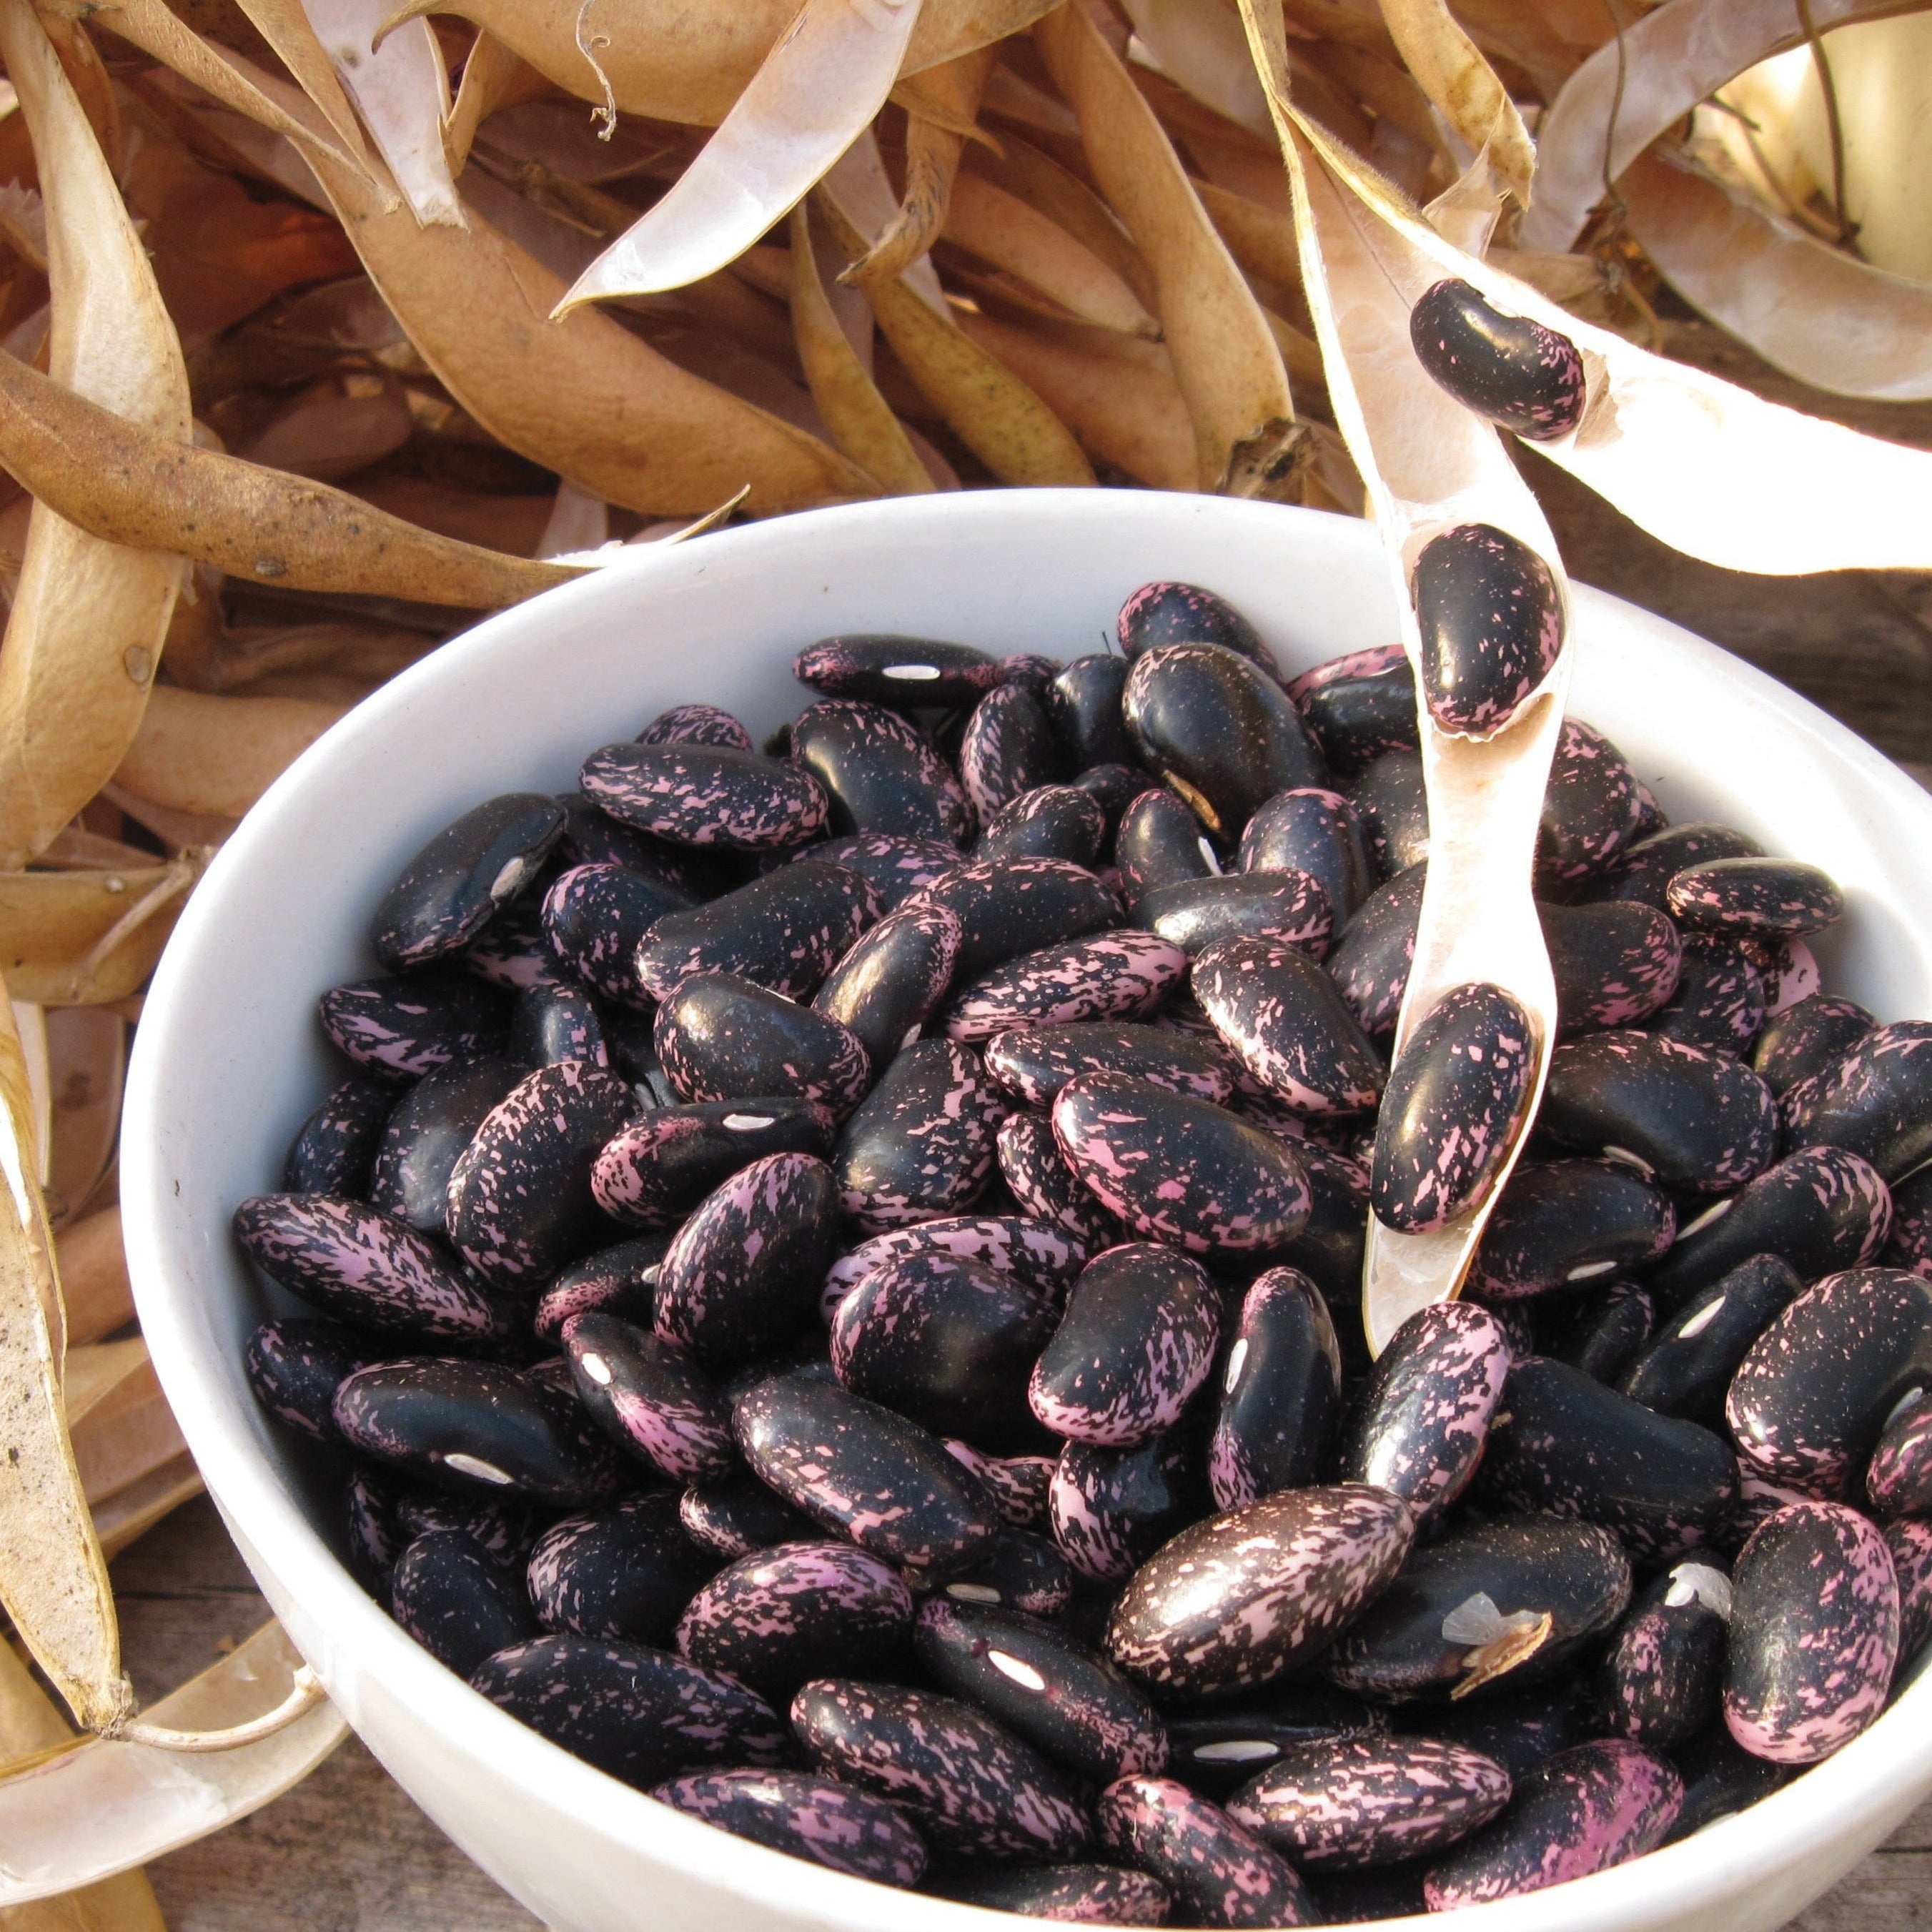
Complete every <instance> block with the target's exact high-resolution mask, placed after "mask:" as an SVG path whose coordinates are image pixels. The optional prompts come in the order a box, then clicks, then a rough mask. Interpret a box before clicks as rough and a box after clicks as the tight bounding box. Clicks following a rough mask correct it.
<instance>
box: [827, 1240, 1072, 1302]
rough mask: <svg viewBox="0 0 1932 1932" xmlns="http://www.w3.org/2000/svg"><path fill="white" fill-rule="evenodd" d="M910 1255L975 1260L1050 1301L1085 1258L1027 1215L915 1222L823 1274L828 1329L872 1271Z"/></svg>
mask: <svg viewBox="0 0 1932 1932" xmlns="http://www.w3.org/2000/svg"><path fill="white" fill-rule="evenodd" d="M911 1255H951V1256H956V1257H957V1258H958V1259H959V1260H961V1261H963V1262H976V1263H977V1264H978V1265H980V1266H981V1267H983V1268H992V1270H993V1271H995V1273H996V1274H1003V1275H1010V1276H1011V1277H1013V1280H1015V1281H1016V1282H1018V1283H1019V1284H1020V1285H1021V1286H1022V1287H1024V1288H1030V1289H1032V1290H1033V1291H1034V1292H1035V1293H1036V1294H1037V1295H1045V1296H1046V1297H1047V1298H1049V1300H1052V1301H1058V1299H1059V1298H1060V1296H1061V1292H1062V1291H1063V1290H1064V1289H1065V1288H1066V1287H1067V1284H1068V1283H1070V1281H1072V1280H1073V1277H1075V1276H1076V1275H1077V1274H1079V1272H1080V1268H1081V1265H1082V1262H1084V1261H1085V1259H1086V1256H1085V1253H1084V1252H1083V1251H1082V1249H1081V1248H1080V1247H1079V1244H1077V1243H1076V1242H1075V1241H1073V1240H1072V1239H1071V1238H1070V1237H1069V1236H1068V1235H1066V1234H1065V1233H1064V1232H1062V1231H1061V1230H1060V1229H1058V1228H1055V1227H1054V1226H1052V1225H1051V1224H1050V1223H1047V1222H1045V1221H1036V1220H1033V1219H1032V1218H1031V1217H1029V1216H1028V1215H1025V1214H986V1215H976V1214H956V1215H952V1216H950V1217H947V1219H946V1220H943V1221H916V1222H914V1223H913V1224H912V1226H910V1227H908V1228H893V1229H889V1230H888V1231H887V1232H886V1233H884V1234H883V1235H874V1236H873V1237H872V1238H871V1240H870V1241H861V1242H860V1243H859V1245H858V1246H857V1247H856V1248H850V1249H848V1250H847V1251H846V1252H845V1253H844V1254H842V1255H841V1256H839V1258H838V1260H836V1261H835V1262H833V1263H832V1265H831V1266H830V1267H829V1268H827V1269H826V1271H825V1285H824V1286H823V1288H822V1289H820V1293H819V1303H818V1312H819V1313H820V1315H821V1316H823V1318H824V1319H825V1321H826V1323H827V1325H829V1324H830V1322H831V1321H832V1316H834V1314H835V1313H836V1312H837V1310H838V1304H839V1303H840V1302H841V1301H844V1298H845V1297H846V1296H847V1295H848V1294H849V1293H850V1292H851V1291H852V1289H854V1288H856V1287H857V1286H858V1285H859V1283H860V1282H862V1281H863V1280H865V1277H867V1276H868V1275H869V1274H871V1273H872V1272H873V1271H874V1269H877V1268H883V1267H884V1266H885V1265H886V1263H887V1262H896V1261H901V1260H903V1259H905V1258H906V1257H907V1256H911Z"/></svg>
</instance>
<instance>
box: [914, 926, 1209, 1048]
mask: <svg viewBox="0 0 1932 1932" xmlns="http://www.w3.org/2000/svg"><path fill="white" fill-rule="evenodd" d="M1186 971H1187V954H1186V953H1184V952H1183V951H1182V950H1181V948H1180V947H1178V945H1175V944H1173V943H1172V941H1169V940H1166V939H1163V938H1160V937H1158V936H1157V935H1155V934H1154V933H1151V932H1136V931H1134V930H1133V929H1131V928H1130V929H1126V930H1124V931H1122V932H1097V933H1091V934H1089V935H1087V936H1086V937H1085V938H1081V939H1070V940H1066V941H1062V942H1061V944H1059V945H1057V946H1048V947H1042V948H1041V949H1040V951H1038V952H1037V953H1022V954H1021V955H1020V956H1019V957H1018V958H1017V959H1009V960H1007V961H1006V962H1004V964H1003V965H998V966H995V967H994V968H992V969H991V970H990V971H988V972H986V973H983V974H981V975H980V977H979V978H978V979H977V980H973V981H971V982H970V983H968V984H966V985H965V986H961V987H960V988H959V990H958V991H957V992H955V993H954V995H953V998H952V999H951V1000H950V1001H949V1002H948V1003H947V1007H946V1008H945V1010H944V1013H942V1014H941V1016H940V1022H939V1024H940V1025H941V1028H942V1030H943V1031H944V1033H945V1034H946V1036H947V1038H948V1039H949V1040H962V1041H968V1042H972V1043H977V1042H979V1041H981V1040H991V1039H992V1037H994V1035H995V1034H1001V1033H1004V1032H1006V1031H1007V1029H1008V1028H1012V1027H1027V1026H1065V1025H1070V1024H1071V1023H1073V1022H1076V1021H1079V1020H1091V1019H1136V1018H1139V1017H1140V1016H1142V1015H1144V1014H1146V1013H1151V1012H1152V1011H1153V1010H1154V1008H1155V1007H1157V1006H1158V1005H1159V1004H1160V1002H1161V1000H1162V998H1163V997H1164V996H1165V995H1166V993H1167V992H1168V990H1169V988H1171V987H1172V986H1174V985H1175V983H1177V982H1178V980H1180V978H1181V975H1182V974H1184V973H1185V972H1186Z"/></svg>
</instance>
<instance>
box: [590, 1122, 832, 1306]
mask: <svg viewBox="0 0 1932 1932" xmlns="http://www.w3.org/2000/svg"><path fill="white" fill-rule="evenodd" d="M836 1131H837V1127H836V1123H835V1121H833V1119H832V1110H831V1109H829V1107H826V1106H821V1105H820V1103H818V1102H817V1101H816V1100H799V1099H797V1098H796V1097H793V1096H789V1095H785V1094H755V1095H752V1096H751V1097H747V1098H745V1099H742V1100H707V1101H700V1102H699V1103H696V1104H695V1105H692V1106H668V1107H655V1108H653V1109H652V1110H651V1112H649V1113H647V1114H646V1115H644V1116H643V1118H642V1119H641V1120H637V1121H632V1122H631V1124H630V1125H629V1126H628V1127H625V1128H624V1129H623V1130H622V1132H621V1133H617V1134H615V1135H613V1136H612V1137H611V1138H610V1139H609V1140H608V1141H607V1142H605V1143H604V1148H603V1150H602V1151H601V1153H599V1154H598V1157H597V1159H596V1160H595V1163H594V1164H593V1165H592V1168H591V1170H590V1191H591V1192H592V1194H594V1195H595V1196H596V1198H597V1205H598V1207H600V1208H602V1209H603V1211H604V1213H605V1214H607V1215H609V1216H610V1218H611V1219H612V1220H614V1221H623V1222H628V1223H630V1224H631V1226H639V1227H646V1228H664V1227H668V1226H670V1225H671V1224H672V1223H674V1222H677V1221H681V1220H682V1219H683V1218H684V1217H685V1214H688V1212H689V1211H691V1209H692V1208H694V1207H696V1206H697V1204H698V1203H699V1202H700V1201H702V1200H703V1199H704V1198H705V1196H706V1195H708V1194H709V1193H711V1192H712V1190H714V1189H715V1188H718V1187H722V1186H723V1185H724V1183H725V1182H726V1181H729V1180H730V1178H731V1177H732V1176H733V1175H734V1174H737V1173H739V1172H742V1170H743V1169H745V1168H748V1167H749V1166H751V1163H753V1162H754V1161H758V1160H765V1159H766V1158H767V1157H769V1156H770V1155H772V1154H810V1155H814V1156H817V1157H823V1156H824V1155H826V1154H829V1153H830V1152H831V1151H832V1137H833V1136H834V1134H835V1132H836ZM592 1259H595V1257H592ZM652 1259H653V1260H659V1259H662V1256H661V1253H659V1254H658V1255H656V1256H652ZM562 1285H563V1283H562V1277H561V1276H559V1277H558V1280H557V1282H556V1286H558V1287H561V1286H562ZM619 1312H620V1313H622V1312H624V1311H619Z"/></svg>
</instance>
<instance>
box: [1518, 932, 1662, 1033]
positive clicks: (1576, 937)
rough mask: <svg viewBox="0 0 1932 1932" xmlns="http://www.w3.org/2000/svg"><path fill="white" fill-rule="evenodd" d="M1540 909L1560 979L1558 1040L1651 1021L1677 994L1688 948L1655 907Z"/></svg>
mask: <svg viewBox="0 0 1932 1932" xmlns="http://www.w3.org/2000/svg"><path fill="white" fill-rule="evenodd" d="M1536 910H1537V916H1538V919H1540V920H1541V923H1542V926H1543V937H1544V941H1545V942H1546V944H1547V945H1548V947H1549V949H1550V968H1551V970H1552V971H1553V972H1554V973H1555V974H1556V1004H1557V1007H1558V1010H1559V1020H1558V1028H1557V1031H1558V1033H1559V1036H1568V1035H1570V1034H1578V1033H1586V1032H1589V1031H1592V1029H1594V1028H1598V1027H1619V1026H1629V1025H1631V1024H1632V1023H1633V1022H1635V1021H1637V1020H1641V1019H1648V1018H1649V1016H1651V1015H1652V1013H1655V1012H1656V1011H1657V1010H1658V1007H1661V1006H1662V1005H1663V1004H1664V1002H1665V1001H1667V1000H1668V999H1669V998H1670V996H1671V995H1672V994H1673V993H1674V992H1676V990H1677V983H1678V981H1679V978H1680V977H1682V973H1683V970H1684V942H1683V941H1682V940H1681V939H1680V938H1679V937H1678V932H1677V929H1676V926H1674V925H1673V924H1672V923H1671V922H1670V919H1667V917H1666V916H1664V914H1663V913H1661V912H1659V911H1658V910H1657V909H1656V907H1654V906H1647V905H1645V904H1642V903H1641V902H1640V901H1635V900H1610V901H1606V902H1604V903H1603V904H1597V905H1578V906H1569V905H1539V906H1538V907H1537V909H1536Z"/></svg>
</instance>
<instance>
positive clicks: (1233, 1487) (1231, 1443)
mask: <svg viewBox="0 0 1932 1932" xmlns="http://www.w3.org/2000/svg"><path fill="white" fill-rule="evenodd" d="M1341 1409H1342V1352H1341V1347H1340V1343H1338V1342H1337V1340H1336V1337H1335V1325H1334V1322H1333V1321H1332V1320H1331V1319H1330V1317H1329V1313H1328V1304H1327V1302H1326V1301H1324V1300H1323V1299H1322V1293H1321V1291H1320V1290H1319V1289H1318V1288H1316V1286H1315V1284H1314V1283H1313V1282H1312V1281H1310V1280H1309V1279H1308V1277H1307V1276H1306V1275H1305V1274H1302V1273H1301V1271H1300V1270H1299V1269H1297V1268H1270V1269H1269V1270H1268V1272H1267V1273H1266V1274H1262V1275H1259V1276H1257V1277H1256V1279H1255V1280H1254V1281H1253V1283H1250V1286H1249V1288H1248V1292H1247V1294H1246V1295H1244V1296H1243V1297H1242V1298H1241V1326H1240V1328H1239V1329H1238V1331H1237V1333H1236V1334H1235V1340H1234V1345H1233V1346H1232V1348H1230V1349H1229V1351H1228V1359H1227V1363H1226V1367H1223V1370H1222V1371H1221V1401H1220V1409H1219V1412H1218V1413H1217V1415H1216V1417H1215V1420H1214V1437H1213V1439H1212V1441H1211V1443H1210V1445H1209V1448H1208V1486H1209V1487H1210V1488H1211V1490H1213V1491H1214V1501H1215V1502H1216V1504H1217V1505H1218V1506H1219V1507H1220V1508H1223V1509H1224V1510H1226V1509H1236V1508H1239V1507H1240V1506H1241V1505H1242V1504H1243V1503H1251V1502H1257V1501H1259V1499H1261V1498H1262V1497H1263V1496H1270V1495H1272V1494H1273V1493H1274V1492H1275V1491H1276V1490H1292V1489H1303V1488H1305V1487H1307V1485H1308V1484H1310V1483H1313V1481H1315V1480H1316V1478H1317V1477H1318V1476H1319V1475H1322V1473H1323V1472H1325V1470H1326V1469H1327V1467H1328V1454H1329V1445H1330V1443H1331V1440H1332V1439H1333V1437H1334V1433H1335V1425H1336V1423H1337V1421H1338V1419H1339V1418H1340V1415H1341Z"/></svg>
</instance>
